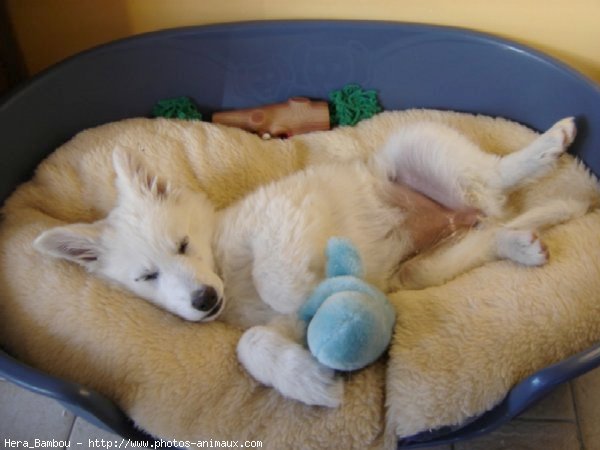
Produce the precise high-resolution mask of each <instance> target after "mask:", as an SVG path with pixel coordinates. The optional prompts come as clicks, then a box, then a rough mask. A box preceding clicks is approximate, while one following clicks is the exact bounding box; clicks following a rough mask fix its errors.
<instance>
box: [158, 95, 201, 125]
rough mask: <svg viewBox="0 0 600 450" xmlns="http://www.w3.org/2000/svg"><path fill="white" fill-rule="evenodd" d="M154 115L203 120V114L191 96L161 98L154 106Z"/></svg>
mask: <svg viewBox="0 0 600 450" xmlns="http://www.w3.org/2000/svg"><path fill="white" fill-rule="evenodd" d="M152 115H153V116H154V117H166V118H167V119H183V120H202V114H200V112H199V111H198V108H197V107H196V104H195V103H194V102H193V101H192V99H190V98H189V97H175V98H167V99H165V100H160V101H159V102H157V103H156V105H154V108H152Z"/></svg>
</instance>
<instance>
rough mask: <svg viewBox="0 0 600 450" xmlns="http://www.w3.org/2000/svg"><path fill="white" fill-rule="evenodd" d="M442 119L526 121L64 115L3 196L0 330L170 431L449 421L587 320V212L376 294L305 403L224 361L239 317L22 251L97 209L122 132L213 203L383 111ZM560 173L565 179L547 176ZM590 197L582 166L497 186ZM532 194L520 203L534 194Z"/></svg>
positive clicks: (591, 289) (312, 160)
mask: <svg viewBox="0 0 600 450" xmlns="http://www.w3.org/2000/svg"><path fill="white" fill-rule="evenodd" d="M423 119H427V120H435V121H442V122H446V123H448V124H450V125H452V126H454V127H456V128H458V129H460V130H461V131H463V132H465V133H466V134H467V135H469V136H470V137H471V138H472V139H473V140H474V141H476V142H477V143H478V144H480V145H481V146H483V147H484V148H486V149H487V150H489V151H493V152H498V153H506V152H508V151H511V150H515V149H517V148H520V147H522V146H523V145H525V144H526V143H527V142H529V141H530V140H531V139H533V138H534V137H535V133H533V132H532V131H530V130H528V129H526V128H524V127H521V126H519V125H516V124H514V123H511V122H508V121H505V120H501V119H491V118H488V117H481V116H471V115H465V114H457V113H450V112H437V111H416V110H415V111H406V112H389V113H384V114H381V115H379V116H377V117H375V118H374V119H371V120H368V121H364V122H362V123H361V124H359V125H358V126H357V127H354V128H339V129H336V130H333V131H329V132H320V133H313V134H309V135H302V136H296V137H294V138H291V139H289V140H271V141H263V140H261V139H260V138H258V137H256V136H254V135H251V134H248V133H246V132H243V131H240V130H236V129H233V128H226V127H221V126H216V125H211V124H206V123H199V122H182V121H168V120H164V119H155V120H148V119H132V120H127V121H122V122H117V123H112V124H108V125H104V126H101V127H98V128H94V129H90V130H87V131H85V132H82V133H80V134H79V135H77V136H76V137H75V138H73V139H72V140H71V141H70V142H67V143H66V144H64V145H63V146H62V147H60V148H59V149H58V150H57V151H55V152H54V153H53V154H52V155H50V156H49V157H48V158H47V159H46V160H45V161H43V162H42V163H41V164H40V166H39V168H38V170H37V172H36V175H35V176H34V178H33V179H32V180H31V181H30V182H28V183H25V184H24V185H22V186H21V187H19V189H18V190H17V191H16V192H15V193H14V194H13V195H12V196H11V197H10V199H9V200H8V201H7V202H6V204H5V206H4V209H3V214H4V220H3V221H2V223H1V224H0V342H1V344H2V346H4V347H5V348H6V349H8V350H9V351H10V352H12V353H14V354H15V355H16V356H18V357H19V358H20V359H21V360H23V361H25V362H27V363H29V364H31V365H33V366H35V367H38V368H40V369H42V370H44V371H46V372H48V373H51V374H54V375H58V376H62V377H65V378H67V379H70V380H74V381H77V382H79V383H82V384H84V385H86V386H88V387H90V388H93V389H96V390H98V391H99V392H101V393H103V394H105V395H106V396H107V397H109V398H111V399H112V400H114V401H115V402H116V403H117V404H118V405H119V406H120V407H121V408H122V409H123V410H124V411H125V412H126V413H127V414H128V415H129V416H130V417H131V418H132V419H133V420H134V421H135V422H136V423H137V424H138V425H139V426H140V427H142V428H144V429H145V430H147V431H149V432H150V433H152V434H154V435H156V436H158V437H162V438H166V439H173V438H175V439H179V440H190V441H196V440H202V439H218V440H240V441H242V440H262V441H263V443H264V448H273V449H281V448H314V449H318V448H323V449H326V448H348V449H350V448H357V449H365V448H382V447H392V446H393V442H394V439H395V435H396V434H398V435H400V436H403V435H410V434H413V433H416V432H419V431H422V430H425V429H429V428H435V427H437V426H440V425H448V424H456V423H459V422H460V421H461V420H463V419H464V418H466V417H469V416H472V415H475V414H479V413H481V412H483V411H485V410H486V409H488V408H490V407H492V406H493V405H494V404H496V403H497V402H498V401H499V400H501V398H502V396H503V395H504V394H505V393H506V391H507V390H508V389H509V388H510V386H511V385H513V384H514V383H516V382H517V381H519V380H520V379H522V378H523V377H524V376H526V375H528V374H529V373H531V372H532V371H535V370H536V369H538V368H541V367H543V366H545V365H547V364H549V363H551V362H553V361H556V360H559V359H561V358H563V357H565V356H567V355H569V354H571V353H573V352H575V351H578V350H580V349H582V348H584V347H586V346H588V345H590V344H591V343H592V342H594V341H595V340H597V339H598V338H599V337H600V314H598V312H599V309H600V301H599V299H598V297H599V295H598V292H600V277H599V274H600V256H599V255H600V239H599V231H598V230H600V215H599V213H598V212H593V213H590V214H587V215H586V216H584V217H582V218H580V219H576V220H574V221H571V222H570V223H567V224H565V225H561V226H558V227H556V228H554V229H553V230H551V231H549V232H548V233H547V234H545V235H544V237H545V239H546V241H547V243H548V245H549V248H550V251H551V252H552V258H551V261H550V263H549V264H548V265H547V266H546V267H544V268H535V269H525V268H522V267H517V266H516V265H514V264H512V263H509V262H497V263H492V264H488V265H486V266H484V267H482V268H479V269H476V270H474V271H472V272H471V273H468V274H465V275H463V276H461V277H459V278H458V279H456V280H454V281H452V282H450V283H448V284H447V285H445V286H441V287H437V288H431V289H427V290H423V291H406V292H401V293H397V294H394V295H392V297H391V300H392V302H393V304H394V306H395V307H396V308H397V313H398V322H397V325H396V332H395V336H394V338H393V342H392V346H391V349H390V352H389V360H388V359H384V360H381V361H379V362H378V363H376V364H374V365H373V366H371V367H369V368H367V369H365V370H361V371H358V372H356V373H352V374H346V375H343V377H344V379H345V382H346V383H345V384H346V390H345V396H344V402H343V406H342V407H341V408H339V409H327V408H318V407H308V406H304V405H301V404H299V403H297V402H294V401H290V400H287V399H284V398H282V397H281V396H280V395H279V394H278V393H277V392H275V391H273V390H272V389H269V388H266V387H263V386H261V385H260V384H258V383H257V382H255V381H254V380H253V379H251V378H250V377H249V376H248V375H247V374H246V373H245V371H244V370H243V368H242V367H241V366H240V365H239V363H238V362H237V359H236V356H235V347H236V343H237V340H238V338H239V336H240V330H237V329H235V328H233V327H229V326H226V325H224V324H221V323H211V324H193V323H186V322H184V321H182V320H180V319H178V318H176V317H173V316H172V315H170V314H168V313H166V312H163V311H161V310H159V309H157V308H155V307H153V306H151V305H150V304H148V303H146V302H144V301H141V300H139V299H136V298H134V297H133V296H131V295H129V294H127V293H126V292H124V291H122V290H120V289H118V288H115V287H112V286H110V285H108V284H107V283H106V282H104V281H102V280H99V279H96V278H94V277H92V276H90V275H87V274H86V273H85V272H84V271H83V270H82V269H80V268H79V267H77V266H75V265H73V264H69V263H66V262H59V261H56V260H51V259H48V258H45V257H42V256H40V255H39V254H37V253H36V252H35V251H34V250H33V249H32V246H31V242H32V241H33V239H34V238H35V237H36V236H37V235H38V234H39V233H40V232H41V231H43V230H45V229H47V228H49V227H52V226H57V225H60V224H65V223H72V222H79V221H84V222H91V221H94V220H97V219H99V218H102V217H104V216H105V215H106V214H107V213H108V211H110V209H111V207H112V205H113V204H114V200H115V189H114V186H113V183H114V173H113V170H112V167H111V157H110V155H111V152H112V150H113V149H114V148H115V147H116V146H117V145H120V146H126V147H132V148H138V149H140V150H142V151H143V153H144V154H145V157H146V160H147V162H148V164H149V165H150V166H152V167H154V168H155V170H157V171H159V172H160V173H161V174H162V175H163V176H164V177H166V178H170V179H173V180H177V181H178V182H180V183H185V184H187V185H188V186H190V187H192V188H195V189H203V190H204V191H206V192H207V194H208V195H209V196H210V197H211V199H212V200H213V201H214V202H215V204H216V205H217V206H218V207H224V206H226V205H228V204H230V203H231V202H233V201H235V200H237V199H239V198H241V197H242V196H243V195H244V194H245V193H247V192H249V191H250V190H252V189H254V188H255V187H256V186H258V185H260V184H263V183H267V182H269V181H271V180H273V179H277V178H280V177H282V176H285V175H287V174H289V173H291V172H293V171H295V170H298V169H300V168H302V167H304V166H306V165H308V164H319V163H324V162H328V161H332V160H346V159H350V158H356V157H364V156H366V155H368V154H369V153H370V152H372V151H373V150H374V149H375V148H377V147H379V146H380V145H381V144H382V143H383V142H384V140H385V137H386V136H387V135H388V133H389V132H390V131H391V130H392V129H393V128H394V127H395V126H397V125H398V124H400V123H405V122H410V121H415V120H423ZM565 183H568V184H569V187H568V189H565V187H564V184H565ZM568 195H571V196H573V195H575V196H576V197H577V198H581V197H582V196H583V197H586V198H589V200H590V202H595V201H596V200H597V195H598V194H597V191H596V186H595V184H594V183H593V182H592V180H591V179H590V177H588V176H587V175H586V173H585V171H584V170H583V169H582V168H581V167H580V166H579V165H577V164H574V163H573V162H572V161H571V160H570V159H568V158H564V160H563V161H562V163H561V169H560V171H559V173H558V174H557V175H556V176H554V177H550V178H548V179H546V180H544V181H543V182H542V183H541V184H540V185H532V186H531V187H530V188H528V190H527V192H526V193H525V194H522V195H519V196H515V199H514V202H515V204H514V206H515V209H519V208H523V207H528V206H531V205H535V204H537V203H539V202H543V201H545V200H546V199H547V198H548V196H554V197H560V196H563V197H565V196H567V197H568ZM536 202H537V203H536Z"/></svg>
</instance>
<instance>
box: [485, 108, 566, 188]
mask: <svg viewBox="0 0 600 450" xmlns="http://www.w3.org/2000/svg"><path fill="white" fill-rule="evenodd" d="M575 134H576V127H575V120H574V119H573V118H572V117H568V118H566V119H563V120H560V121H559V122H557V123H555V124H554V125H553V126H552V127H551V128H550V129H549V130H548V131H546V132H545V133H543V134H542V135H540V136H539V137H538V138H536V139H535V140H534V141H533V142H532V143H531V144H529V145H528V146H527V147H525V148H523V149H522V150H519V151H517V152H514V153H511V154H509V155H506V156H504V157H503V158H502V159H501V160H500V163H499V165H498V178H497V179H496V180H492V181H491V182H492V183H494V182H495V184H497V187H498V188H499V189H501V190H511V189H514V188H516V187H518V186H519V185H521V184H522V183H523V182H526V181H530V180H532V179H535V178H537V177H539V176H543V175H545V174H546V173H548V172H549V171H550V170H551V169H552V168H553V167H554V165H555V162H556V160H557V159H558V158H559V157H560V155H562V154H563V152H564V151H565V150H566V149H567V147H568V146H569V145H571V143H572V142H573V140H574V139H575Z"/></svg>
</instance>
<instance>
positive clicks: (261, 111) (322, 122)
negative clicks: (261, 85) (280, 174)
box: [212, 97, 330, 137]
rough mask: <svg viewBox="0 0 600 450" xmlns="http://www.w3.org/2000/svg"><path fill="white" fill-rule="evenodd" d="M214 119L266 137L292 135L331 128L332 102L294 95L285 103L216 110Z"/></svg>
mask: <svg viewBox="0 0 600 450" xmlns="http://www.w3.org/2000/svg"><path fill="white" fill-rule="evenodd" d="M212 122H213V123H220V124H223V125H229V126H233V127H238V128H242V129H244V130H246V131H251V132H254V133H257V134H259V135H260V136H263V137H271V136H273V137H289V136H294V135H296V134H302V133H309V132H311V131H325V130H329V128H330V124H329V105H328V104H327V102H324V101H311V100H309V99H307V98H305V97H293V98H290V99H289V100H288V101H287V102H284V103H276V104H273V105H266V106H261V107H258V108H249V109H238V110H234V111H222V112H217V113H214V114H213V116H212Z"/></svg>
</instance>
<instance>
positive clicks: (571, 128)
mask: <svg viewBox="0 0 600 450" xmlns="http://www.w3.org/2000/svg"><path fill="white" fill-rule="evenodd" d="M576 134H577V129H576V127H575V119H574V118H573V117H568V118H566V119H562V120H561V121H559V122H557V123H555V124H554V125H553V126H552V128H550V129H549V130H548V131H546V132H545V133H544V134H543V135H542V136H541V137H540V144H541V145H540V147H539V153H538V158H539V159H540V160H542V162H547V163H549V164H550V163H553V162H554V161H555V160H556V159H557V158H558V157H559V156H560V155H562V154H563V153H564V152H565V150H566V149H567V147H568V146H569V145H571V143H572V142H573V140H574V139H575V135H576Z"/></svg>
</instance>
